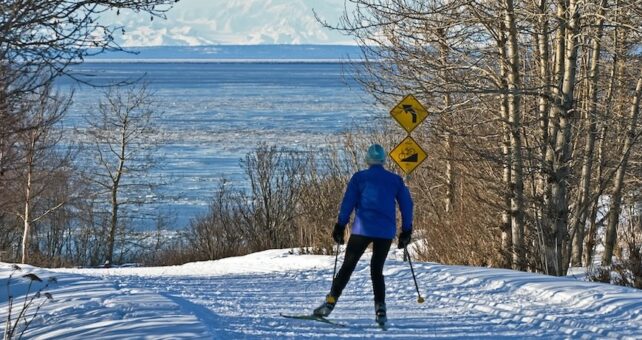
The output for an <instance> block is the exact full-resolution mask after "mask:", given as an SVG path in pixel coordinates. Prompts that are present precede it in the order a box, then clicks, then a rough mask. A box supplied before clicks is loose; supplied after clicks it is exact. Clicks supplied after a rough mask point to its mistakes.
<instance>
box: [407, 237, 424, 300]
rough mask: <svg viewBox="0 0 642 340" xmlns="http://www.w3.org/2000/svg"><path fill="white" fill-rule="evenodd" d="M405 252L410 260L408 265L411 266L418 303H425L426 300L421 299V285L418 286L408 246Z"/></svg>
mask: <svg viewBox="0 0 642 340" xmlns="http://www.w3.org/2000/svg"><path fill="white" fill-rule="evenodd" d="M403 250H404V252H405V254H406V257H407V258H408V263H409V264H410V272H411V273H412V280H413V281H415V289H416V290H417V303H424V298H423V297H421V293H419V285H417V278H416V277H415V270H414V269H413V268H412V260H410V254H409V253H408V246H405V247H404V248H403Z"/></svg>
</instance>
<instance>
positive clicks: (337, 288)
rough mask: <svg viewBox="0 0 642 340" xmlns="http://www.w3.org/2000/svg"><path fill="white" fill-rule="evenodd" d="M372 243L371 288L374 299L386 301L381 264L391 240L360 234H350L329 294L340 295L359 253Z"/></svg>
mask: <svg viewBox="0 0 642 340" xmlns="http://www.w3.org/2000/svg"><path fill="white" fill-rule="evenodd" d="M370 243H372V259H371V260H370V277H371V278H372V289H373V290H374V301H375V303H378V302H386V284H385V282H384V278H383V264H384V263H385V262H386V257H387V256H388V251H389V250H390V245H391V244H392V240H388V239H383V238H375V237H367V236H362V235H351V236H350V240H348V246H347V247H346V256H345V259H344V260H343V264H342V265H341V269H339V273H338V274H337V276H336V277H335V278H334V281H333V283H332V289H331V290H330V295H332V296H333V297H335V298H337V299H338V298H339V296H341V292H343V289H344V288H345V287H346V285H347V284H348V281H349V280H350V276H351V275H352V272H353V271H354V269H355V268H356V266H357V262H359V259H360V258H361V255H363V253H364V252H365V251H366V248H368V245H369V244H370Z"/></svg>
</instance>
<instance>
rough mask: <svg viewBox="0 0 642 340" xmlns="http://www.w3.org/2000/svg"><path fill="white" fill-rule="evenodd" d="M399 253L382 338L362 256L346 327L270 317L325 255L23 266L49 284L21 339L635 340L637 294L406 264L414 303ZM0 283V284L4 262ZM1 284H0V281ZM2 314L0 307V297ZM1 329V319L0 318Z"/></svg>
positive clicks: (315, 277) (344, 302)
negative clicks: (48, 295)
mask: <svg viewBox="0 0 642 340" xmlns="http://www.w3.org/2000/svg"><path fill="white" fill-rule="evenodd" d="M400 257H401V252H400V251H396V250H395V251H394V252H393V253H391V255H390V257H389V259H388V261H387V263H386V269H385V271H384V274H385V275H386V284H387V288H386V291H387V305H388V318H389V322H388V330H387V331H383V330H381V329H380V328H379V327H377V325H376V324H375V323H374V306H373V302H372V292H371V290H372V288H371V284H370V277H369V276H370V273H369V265H368V260H369V258H368V256H367V254H366V255H365V256H364V258H362V260H361V262H360V263H359V266H358V267H357V269H356V271H355V273H354V274H353V277H352V279H351V281H350V283H349V284H348V287H347V288H346V290H345V292H344V295H343V296H342V297H341V299H340V300H339V302H338V304H337V307H336V308H335V310H334V312H333V313H332V315H331V316H330V317H329V318H330V319H331V320H334V321H336V322H340V323H342V324H347V325H349V326H350V327H346V328H342V327H333V326H332V325H328V324H324V323H320V322H314V321H309V320H296V319H286V318H283V317H281V316H280V315H279V313H285V314H305V313H309V312H310V311H311V310H312V309H313V308H314V307H315V306H316V305H317V304H319V303H320V302H321V301H322V299H323V296H324V295H325V294H326V292H327V290H328V288H329V285H330V282H331V276H332V268H333V260H334V258H333V257H331V256H312V255H305V256H297V255H289V254H288V251H287V250H270V251H265V252H261V253H256V254H251V255H248V256H245V257H238V258H231V259H223V260H219V261H207V262H198V263H191V264H187V265H184V266H177V267H155V268H120V269H63V270H55V271H52V270H42V269H34V270H35V271H36V272H37V273H38V274H39V275H42V276H44V277H47V276H48V275H55V276H57V277H58V278H59V280H60V282H59V284H58V285H57V286H56V287H54V288H53V289H52V290H51V292H52V293H53V294H54V296H55V297H56V298H57V302H55V303H52V304H49V305H46V308H43V310H42V311H41V313H42V317H41V318H39V319H38V320H37V322H34V325H33V326H32V327H33V330H32V331H30V332H28V333H26V335H28V336H29V338H42V339H44V338H47V339H50V338H65V339H69V338H72V339H73V338H77V339H81V338H82V339H86V338H87V337H88V336H90V337H92V338H95V337H99V338H101V339H109V338H114V339H116V338H123V335H124V334H126V335H127V338H128V339H133V338H150V339H151V338H153V339H159V338H167V339H170V338H171V339H177V338H211V339H255V338H256V339H279V338H294V339H299V338H300V339H305V338H330V339H332V338H340V339H343V338H354V339H361V338H397V339H419V338H421V339H425V338H443V339H460V338H462V339H463V338H475V339H482V338H485V339H514V338H518V339H528V338H543V339H566V338H573V339H578V338H585V339H627V338H628V339H640V338H642V292H640V291H638V290H634V289H628V288H623V287H616V286H611V285H605V284H599V283H589V282H583V281H579V280H576V279H573V278H556V277H549V276H544V275H537V274H530V273H522V272H515V271H510V270H498V269H487V268H474V267H464V266H444V265H438V264H432V263H421V262H416V263H413V265H415V272H416V274H417V281H418V283H419V286H420V290H421V292H422V295H423V296H424V297H425V303H423V304H418V303H417V295H416V292H415V288H414V284H413V282H412V277H411V274H410V268H409V267H408V264H407V263H406V262H402V261H401V260H400ZM2 267H3V268H2V271H0V274H1V275H2V276H0V277H2V278H3V279H4V280H6V276H7V275H8V270H7V268H6V267H7V265H3V266H2ZM5 282H6V281H2V282H0V283H2V284H4V283H5ZM0 301H1V302H2V303H1V304H0V308H1V309H2V312H1V313H0V317H4V313H5V310H6V308H5V307H6V298H3V299H2V300H0ZM3 320H4V319H3Z"/></svg>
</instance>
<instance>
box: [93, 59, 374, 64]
mask: <svg viewBox="0 0 642 340" xmlns="http://www.w3.org/2000/svg"><path fill="white" fill-rule="evenodd" d="M365 62H366V60H364V59H215V58H213V59H201V58H194V59H190V58H188V59H184V58H175V59H160V58H159V59H154V58H150V59H134V58H132V59H127V58H123V59H118V58H116V59H107V58H106V59H98V58H97V59H86V60H83V61H82V63H83V64H352V63H358V64H361V63H365Z"/></svg>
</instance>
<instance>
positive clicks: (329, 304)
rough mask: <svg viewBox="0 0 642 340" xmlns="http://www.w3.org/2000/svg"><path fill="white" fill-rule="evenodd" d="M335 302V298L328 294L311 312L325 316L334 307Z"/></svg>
mask: <svg viewBox="0 0 642 340" xmlns="http://www.w3.org/2000/svg"><path fill="white" fill-rule="evenodd" d="M336 303H337V299H336V298H335V297H334V296H332V295H330V294H328V295H326V297H325V301H324V302H323V303H322V304H321V305H320V306H319V307H317V308H316V309H315V310H314V312H312V314H313V315H314V316H319V317H324V318H325V317H326V316H328V315H330V313H332V310H333V309H334V305H335V304H336Z"/></svg>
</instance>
